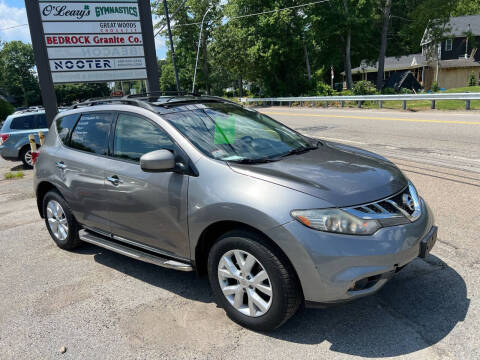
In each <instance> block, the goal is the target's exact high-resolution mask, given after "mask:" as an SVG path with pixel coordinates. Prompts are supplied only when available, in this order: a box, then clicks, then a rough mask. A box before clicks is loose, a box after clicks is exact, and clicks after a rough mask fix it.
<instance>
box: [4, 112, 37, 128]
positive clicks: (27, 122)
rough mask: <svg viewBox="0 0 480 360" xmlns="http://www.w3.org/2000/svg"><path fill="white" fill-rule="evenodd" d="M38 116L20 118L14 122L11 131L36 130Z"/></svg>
mask: <svg viewBox="0 0 480 360" xmlns="http://www.w3.org/2000/svg"><path fill="white" fill-rule="evenodd" d="M35 117H36V115H25V116H20V117H17V118H15V119H13V120H12V123H11V124H10V129H12V130H31V129H35Z"/></svg>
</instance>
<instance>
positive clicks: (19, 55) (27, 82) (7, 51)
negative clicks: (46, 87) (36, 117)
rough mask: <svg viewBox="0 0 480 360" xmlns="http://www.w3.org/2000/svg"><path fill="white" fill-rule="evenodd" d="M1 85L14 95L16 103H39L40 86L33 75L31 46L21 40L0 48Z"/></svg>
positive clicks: (7, 43) (5, 44) (33, 61)
mask: <svg viewBox="0 0 480 360" xmlns="http://www.w3.org/2000/svg"><path fill="white" fill-rule="evenodd" d="M0 66H1V71H0V73H2V74H3V77H2V78H1V79H0V81H1V87H2V88H3V89H5V91H6V92H7V93H8V94H9V95H12V96H14V97H15V99H16V104H17V105H38V104H40V103H41V98H40V88H39V85H38V81H37V78H36V76H35V75H34V70H33V69H34V66H35V59H34V56H33V49H32V46H31V45H29V44H24V43H22V42H21V41H11V42H6V43H4V44H3V47H2V49H1V50H0Z"/></svg>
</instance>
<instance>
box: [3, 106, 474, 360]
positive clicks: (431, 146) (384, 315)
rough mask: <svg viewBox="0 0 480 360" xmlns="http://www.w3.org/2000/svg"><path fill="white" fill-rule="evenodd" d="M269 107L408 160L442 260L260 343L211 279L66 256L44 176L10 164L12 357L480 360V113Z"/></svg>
mask: <svg viewBox="0 0 480 360" xmlns="http://www.w3.org/2000/svg"><path fill="white" fill-rule="evenodd" d="M262 111H265V112H269V113H270V114H271V116H273V117H275V118H277V119H279V120H281V121H284V122H286V123H288V124H289V125H290V126H292V127H295V128H297V129H299V130H300V131H302V132H305V133H309V134H311V135H315V136H318V137H325V138H329V139H331V140H335V141H341V142H345V143H348V144H353V145H355V146H360V147H364V148H367V149H371V150H374V151H377V152H379V153H382V154H383V155H385V156H387V157H390V158H391V159H392V160H393V161H395V162H396V163H397V164H398V165H399V166H400V168H401V169H402V170H403V171H404V172H405V174H406V175H407V176H409V177H410V178H411V179H412V180H413V181H414V183H415V184H416V185H417V188H418V189H419V192H420V194H421V195H422V196H423V197H424V198H425V199H426V200H427V201H428V202H429V204H430V205H431V207H432V208H433V210H434V212H435V214H436V219H437V224H438V226H439V228H440V230H439V240H438V242H437V245H436V247H435V248H434V250H433V253H432V254H431V255H430V256H429V257H428V258H427V259H426V260H425V261H424V260H420V259H417V260H415V261H414V262H413V263H412V264H410V265H409V266H408V267H406V268H405V269H404V270H403V271H402V272H400V273H399V274H398V275H397V276H396V277H395V278H394V279H393V280H392V281H391V282H389V283H388V284H387V285H386V286H385V287H384V288H383V289H382V290H381V291H380V292H379V293H378V294H376V295H374V296H371V297H368V298H364V299H361V300H358V301H356V302H353V303H350V304H346V305H342V306H338V307H333V308H329V309H325V310H304V311H302V312H300V313H299V314H298V315H296V316H295V317H294V318H292V319H291V320H290V321H289V322H288V323H287V324H286V325H285V326H283V327H282V328H280V329H279V330H277V331H275V332H272V333H267V334H264V333H255V332H252V331H249V330H246V329H243V328H241V327H239V326H237V325H236V324H234V323H232V322H231V321H230V320H229V319H228V318H227V317H226V316H225V315H224V313H223V310H221V309H218V308H217V307H216V305H215V303H214V302H213V299H212V295H211V292H210V289H209V286H208V282H207V279H206V278H200V279H198V278H197V277H196V275H195V274H193V273H181V272H175V271H172V270H167V269H163V268H158V267H155V266H153V265H149V264H144V263H141V262H137V261H135V260H132V259H129V258H126V257H123V256H121V255H118V254H115V253H112V252H110V251H107V250H104V249H101V248H98V247H94V246H90V245H85V246H83V247H82V248H81V249H79V250H76V251H73V252H67V251H62V250H60V249H58V248H57V247H56V246H55V245H54V244H53V241H52V240H51V239H50V237H49V235H48V232H47V230H46V229H45V225H44V223H43V220H42V219H40V217H39V215H38V213H37V209H36V205H35V199H34V194H33V191H32V186H31V180H32V173H31V171H24V172H25V175H26V176H25V178H24V179H19V180H3V174H4V173H6V172H7V171H10V170H11V169H12V168H14V169H15V170H17V169H18V168H19V163H11V162H6V161H3V160H0V274H1V281H0V294H1V296H0V359H52V358H65V359H67V358H72V359H132V358H140V359H142V358H149V359H158V358H173V359H181V358H218V359H223V358H233V359H236V358H239V359H240V358H241V359H248V358H261V359H279V358H295V359H297V358H298V359H327V358H328V359H352V358H359V357H368V358H384V357H396V358H399V359H479V358H480V307H479V295H480V276H479V274H480V246H479V245H480V235H479V234H480V210H479V202H480V115H478V113H477V114H465V115H464V114H455V115H452V114H449V115H442V114H441V113H437V112H433V113H425V114H421V115H420V114H418V113H417V114H414V113H405V112H399V113H392V112H373V111H361V112H358V111H354V110H345V111H340V110H333V109H329V110H326V111H325V110H313V109H309V110H308V109H301V110H299V109H295V110H292V109H288V108H274V109H262ZM385 119H390V120H385ZM394 119H397V120H394ZM402 119H404V120H402ZM410 120H419V121H410ZM420 120H427V121H420ZM453 121H457V122H453ZM462 122H463V123H462ZM477 122H478V124H476V123H477ZM62 347H66V349H67V351H66V353H64V354H61V353H60V349H61V348H62Z"/></svg>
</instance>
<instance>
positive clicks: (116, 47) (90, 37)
mask: <svg viewBox="0 0 480 360" xmlns="http://www.w3.org/2000/svg"><path fill="white" fill-rule="evenodd" d="M25 6H26V8H27V16H28V21H29V26H30V33H31V36H32V44H33V48H34V52H35V60H36V64H37V70H38V74H39V80H40V87H41V89H42V98H43V100H44V105H45V108H46V112H47V118H48V119H50V118H52V116H51V114H50V116H49V113H50V111H49V108H52V106H53V104H52V100H51V99H52V97H53V98H55V96H54V90H53V84H64V83H78V82H110V81H122V80H144V79H147V80H148V85H149V90H151V91H155V90H158V70H157V59H156V54H155V43H154V36H153V25H152V14H151V9H150V0H50V1H49V0H25ZM52 95H53V96H52ZM49 104H50V105H51V106H49ZM54 107H55V112H56V101H55V106H54Z"/></svg>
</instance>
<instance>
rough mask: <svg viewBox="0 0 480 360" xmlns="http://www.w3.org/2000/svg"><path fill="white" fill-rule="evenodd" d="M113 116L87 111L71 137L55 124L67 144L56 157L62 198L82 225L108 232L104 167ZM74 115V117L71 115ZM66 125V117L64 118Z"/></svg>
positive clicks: (111, 114) (59, 124)
mask: <svg viewBox="0 0 480 360" xmlns="http://www.w3.org/2000/svg"><path fill="white" fill-rule="evenodd" d="M114 115H115V114H114V113H106V112H105V113H104V112H98V113H97V112H88V113H84V114H82V115H81V116H80V118H79V119H78V121H77V123H76V125H75V127H74V128H73V130H71V134H69V131H65V130H68V128H67V127H62V123H61V122H59V123H57V130H58V133H59V137H60V139H61V140H62V141H64V143H65V144H66V147H65V148H62V149H60V150H59V151H57V153H56V154H55V156H56V167H57V170H56V171H57V173H58V176H59V178H60V182H61V183H62V186H63V187H64V196H65V197H66V198H67V202H68V204H69V206H70V208H71V210H72V212H73V213H74V215H75V218H76V219H77V221H78V222H80V223H81V224H83V225H85V226H87V227H89V228H92V229H94V230H97V231H100V232H106V233H108V232H109V226H108V220H107V216H106V211H107V204H106V202H105V166H106V161H107V158H106V155H107V149H108V136H109V133H110V128H111V125H112V120H113V119H114ZM73 116H75V115H73ZM64 119H65V122H66V123H67V124H66V125H68V121H69V118H68V117H65V118H64Z"/></svg>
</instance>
